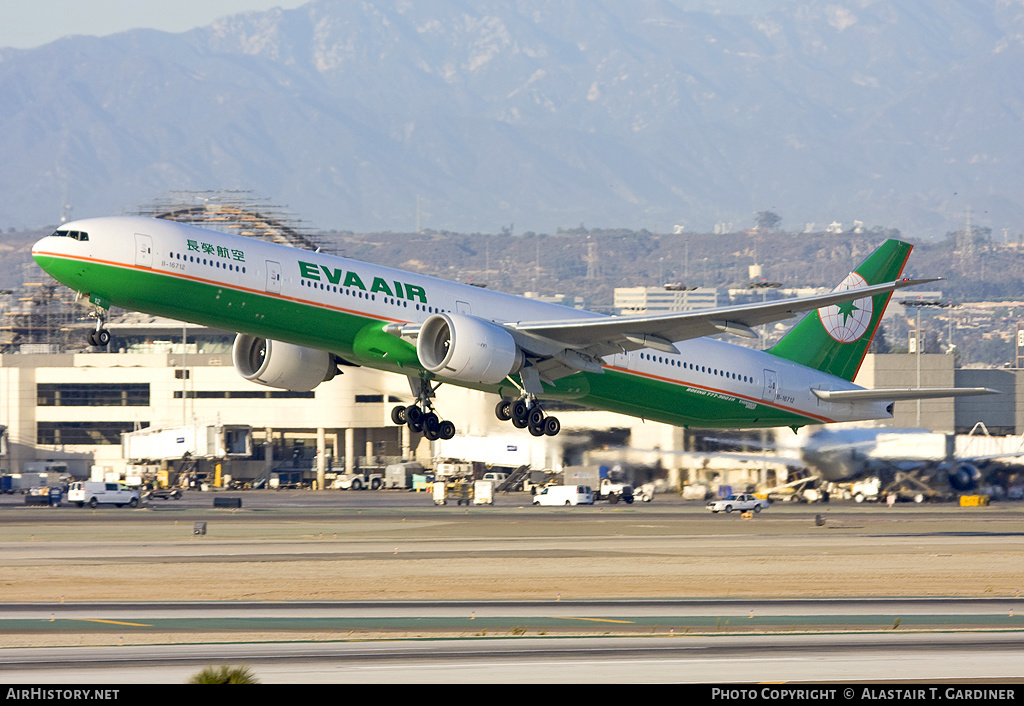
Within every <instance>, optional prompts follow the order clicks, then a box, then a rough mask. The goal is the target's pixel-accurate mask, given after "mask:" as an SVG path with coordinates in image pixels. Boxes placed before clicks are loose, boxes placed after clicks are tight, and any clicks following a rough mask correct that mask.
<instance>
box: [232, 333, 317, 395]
mask: <svg viewBox="0 0 1024 706" xmlns="http://www.w3.org/2000/svg"><path fill="white" fill-rule="evenodd" d="M231 359H232V361H233V362H234V364H235V370H236V371H237V372H238V374H239V375H241V376H242V377H244V378H245V379H246V380H252V381H253V382H258V383H259V384H261V385H266V386H268V387H276V388H279V389H282V390H293V391H295V392H309V391H310V390H312V389H313V388H314V387H316V386H317V385H319V384H320V383H322V382H325V381H327V380H330V379H331V378H333V377H334V375H335V373H337V367H336V366H335V363H334V356H332V355H331V354H330V353H328V352H327V351H321V350H317V349H315V348H304V347H302V346H296V345H293V344H291V343H282V342H281V341H271V340H268V339H266V338H258V337H256V336H250V335H248V334H244V333H240V334H238V335H237V336H236V337H235V344H234V346H232V348H231Z"/></svg>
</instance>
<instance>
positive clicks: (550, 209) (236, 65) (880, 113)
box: [0, 0, 1024, 238]
mask: <svg viewBox="0 0 1024 706" xmlns="http://www.w3.org/2000/svg"><path fill="white" fill-rule="evenodd" d="M719 5H722V4H720V3H711V2H684V0H677V1H676V2H670V1H668V0H606V1H600V0H562V1H560V2H547V1H544V0H517V1H514V0H507V1H504V2H501V1H498V0H445V1H442V0H416V1H415V2H412V1H411V0H365V1H363V2H354V1H350V0H314V1H313V2H310V3H309V4H307V5H304V6H303V7H301V8H298V9H296V10H289V11H282V10H272V11H269V12H265V13H246V14H242V15H237V16H233V17H229V18H225V19H223V20H221V21H218V22H216V23H215V24H213V25H210V26H208V27H204V28H199V29H196V30H193V31H190V32H186V33H182V34H167V33H162V32H157V31H151V30H137V31H131V32H125V33H121V34H117V35H112V36H109V37H102V38H94V37H84V36H77V37H69V38H65V39H62V40H59V41H57V42H53V43H51V44H48V45H46V46H43V47H39V48H35V49H31V50H16V49H0V147H2V149H0V193H2V197H0V227H2V228H3V229H5V230H6V229H7V228H9V227H18V228H22V227H34V226H39V225H42V224H46V223H55V222H56V221H57V220H58V218H59V217H60V214H61V206H62V204H63V203H64V202H65V200H67V199H69V200H70V203H71V204H72V206H73V215H74V216H75V217H84V216H91V215H101V214H116V213H120V212H122V211H123V210H130V209H133V208H135V207H136V206H138V205H140V204H141V203H143V202H145V201H147V200H151V199H153V198H156V197H159V196H161V195H163V194H165V193H167V192H169V191H172V190H179V189H181V190H204V189H249V190H252V191H253V192H254V193H255V194H258V195H260V196H265V197H268V198H270V199H272V200H273V201H274V202H275V203H279V204H282V205H287V206H288V207H290V209H291V210H293V211H294V212H296V213H297V214H299V215H301V216H302V217H303V218H305V219H307V220H309V221H311V222H313V223H314V224H315V225H317V226H320V227H322V228H338V229H350V230H355V231H380V230H389V229H391V230H396V231H408V230H412V229H414V228H415V227H416V225H417V224H419V225H421V226H422V227H424V228H431V229H436V230H452V231H461V232H472V231H486V232H496V231H498V230H499V229H500V228H501V227H502V226H509V225H511V224H514V230H515V232H517V233H518V232H523V231H526V230H534V231H538V232H554V231H555V230H556V229H558V228H560V227H565V228H572V227H576V226H578V225H579V224H580V223H581V222H582V223H585V224H586V225H587V226H597V227H613V226H625V227H629V228H647V229H650V230H652V231H656V232H669V231H671V229H672V227H673V225H675V224H680V225H684V226H685V227H686V230H687V231H688V232H692V231H694V230H697V231H705V230H710V229H711V228H712V227H713V226H714V224H716V223H718V222H724V223H729V224H732V227H733V228H736V229H740V228H746V227H750V226H752V225H753V222H754V213H755V212H756V211H760V210H772V211H775V212H776V213H778V214H779V215H781V216H782V218H783V227H788V228H792V229H795V228H802V227H803V225H804V223H805V222H815V223H816V224H817V227H818V228H819V229H820V228H822V227H824V225H826V224H827V223H828V222H830V221H832V220H838V221H840V222H843V223H844V225H848V224H850V223H851V222H852V221H853V220H854V219H859V220H861V221H864V223H865V224H866V225H867V226H868V227H870V226H873V225H882V226H892V227H896V228H899V229H900V230H901V231H903V232H904V233H905V234H907V235H908V236H910V237H914V238H919V237H929V236H934V235H941V234H943V233H945V232H947V231H949V230H953V229H954V228H956V227H957V226H958V225H959V224H960V223H962V221H963V218H964V213H965V211H966V209H967V208H968V207H970V208H972V210H973V214H974V215H973V218H974V220H975V222H976V223H977V224H979V225H984V226H988V227H991V228H992V229H993V231H995V232H996V233H999V232H1001V229H1003V228H1009V229H1010V230H1011V232H1012V233H1017V232H1019V230H1020V229H1021V228H1022V227H1024V225H1021V224H1022V218H1021V216H1022V215H1024V190H1022V189H1021V188H1020V186H1019V179H1020V176H1021V171H1022V165H1024V131H1022V130H1021V125H1022V112H1024V92H1022V79H1021V76H1024V2H1022V0H989V1H988V2H977V1H972V0H962V1H957V0H928V1H924V0H921V1H916V0H877V1H873V0H825V1H821V2H818V1H814V0H808V1H805V2H800V1H791V2H778V3H767V2H758V3H734V4H732V5H728V4H724V5H725V9H713V8H715V7H716V6H719Z"/></svg>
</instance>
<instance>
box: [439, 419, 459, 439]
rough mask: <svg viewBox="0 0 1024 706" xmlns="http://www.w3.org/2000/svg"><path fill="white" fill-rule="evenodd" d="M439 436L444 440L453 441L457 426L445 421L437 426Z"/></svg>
mask: <svg viewBox="0 0 1024 706" xmlns="http://www.w3.org/2000/svg"><path fill="white" fill-rule="evenodd" d="M437 435H438V437H440V438H442V439H452V438H454V437H455V425H454V424H452V423H451V422H449V421H447V420H445V421H443V422H441V423H440V424H438V425H437Z"/></svg>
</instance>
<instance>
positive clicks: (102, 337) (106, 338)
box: [96, 328, 110, 346]
mask: <svg viewBox="0 0 1024 706" xmlns="http://www.w3.org/2000/svg"><path fill="white" fill-rule="evenodd" d="M96 343H97V344H99V345H100V346H105V345H107V344H108V343H110V331H108V330H106V329H105V328H101V329H100V330H99V331H97V332H96Z"/></svg>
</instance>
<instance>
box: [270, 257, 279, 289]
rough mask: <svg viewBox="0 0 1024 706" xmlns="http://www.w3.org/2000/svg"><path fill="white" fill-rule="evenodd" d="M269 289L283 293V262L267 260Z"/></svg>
mask: <svg viewBox="0 0 1024 706" xmlns="http://www.w3.org/2000/svg"><path fill="white" fill-rule="evenodd" d="M267 291H268V292H270V293H271V294H280V293H281V263H280V262H274V261H273V260H267Z"/></svg>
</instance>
